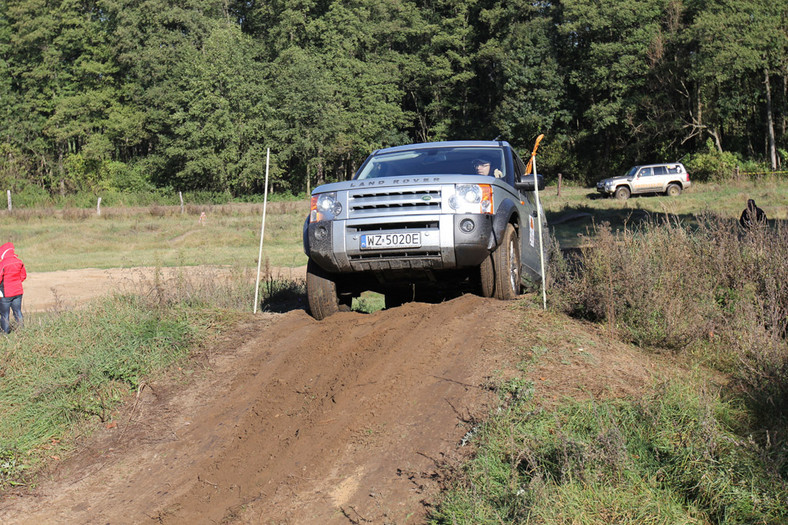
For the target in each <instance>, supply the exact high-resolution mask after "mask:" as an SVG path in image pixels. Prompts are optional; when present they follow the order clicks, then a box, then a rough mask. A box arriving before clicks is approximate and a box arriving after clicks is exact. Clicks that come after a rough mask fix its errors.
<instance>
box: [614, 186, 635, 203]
mask: <svg viewBox="0 0 788 525" xmlns="http://www.w3.org/2000/svg"><path fill="white" fill-rule="evenodd" d="M631 194H632V192H631V191H629V188H627V187H626V186H621V187H619V188H616V193H615V195H616V199H618V200H620V201H625V200H627V199H628V198H629V196H630V195H631Z"/></svg>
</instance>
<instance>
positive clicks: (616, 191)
mask: <svg viewBox="0 0 788 525" xmlns="http://www.w3.org/2000/svg"><path fill="white" fill-rule="evenodd" d="M690 185H691V183H690V178H689V173H687V170H686V169H685V168H684V165H683V164H681V163H679V162H673V163H667V164H644V165H642V166H634V167H633V168H631V169H630V170H629V171H628V172H627V174H626V175H624V176H622V177H611V178H609V179H605V180H601V181H599V182H597V183H596V189H597V191H598V192H599V193H602V194H605V195H615V197H616V198H617V199H619V200H626V199H628V198H629V196H630V195H636V194H643V193H664V194H665V195H669V196H671V197H676V196H678V195H681V192H682V191H684V190H686V189H687V188H689V187H690Z"/></svg>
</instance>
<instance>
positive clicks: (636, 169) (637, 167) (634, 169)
mask: <svg viewBox="0 0 788 525" xmlns="http://www.w3.org/2000/svg"><path fill="white" fill-rule="evenodd" d="M639 168H640V166H633V167H632V169H631V170H629V171H628V172H627V174H626V175H624V176H625V177H634V176H635V173H637V172H638V169H639Z"/></svg>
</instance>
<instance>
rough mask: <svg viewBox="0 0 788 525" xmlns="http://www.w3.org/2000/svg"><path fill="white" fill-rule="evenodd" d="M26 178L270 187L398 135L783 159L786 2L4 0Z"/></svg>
mask: <svg viewBox="0 0 788 525" xmlns="http://www.w3.org/2000/svg"><path fill="white" fill-rule="evenodd" d="M0 101H2V103H1V104H0V154H1V155H0V180H1V181H2V183H3V184H4V185H5V187H6V188H9V189H13V190H15V191H17V192H20V191H21V192H25V191H28V192H36V191H38V192H48V193H49V194H57V193H60V194H66V193H69V192H76V191H85V190H88V191H96V192H97V191H105V190H116V191H147V190H150V189H155V188H172V189H177V190H195V191H197V190H202V191H213V192H223V193H228V194H231V195H234V196H241V195H245V194H254V193H259V192H261V191H262V185H263V174H264V170H265V153H266V148H271V152H272V164H271V178H272V180H273V182H274V185H275V187H276V188H277V191H286V192H293V193H298V192H302V191H304V190H306V189H307V188H309V187H313V186H314V185H315V184H318V183H321V182H325V181H332V180H341V179H345V178H348V177H349V176H350V175H351V174H352V173H353V172H354V171H355V169H356V168H357V167H358V166H359V164H360V163H361V162H362V161H363V159H364V158H365V157H366V155H367V154H369V153H370V152H371V151H372V150H374V149H376V148H379V147H383V146H389V145H397V144H403V143H408V142H418V141H432V140H444V139H493V138H496V137H501V138H502V139H505V140H508V141H510V142H511V143H512V144H514V145H515V146H517V147H518V148H519V149H520V150H521V151H523V153H526V152H527V151H528V150H530V148H531V146H532V144H533V141H534V138H535V137H536V136H537V135H538V134H540V133H544V134H545V135H546V139H545V141H544V142H543V143H542V146H541V148H540V153H541V156H540V162H539V166H540V171H542V172H544V173H545V174H546V175H547V176H548V177H550V176H552V175H554V174H556V173H558V172H561V173H563V175H564V178H568V179H574V180H577V181H579V182H582V183H589V182H592V181H593V180H595V179H596V178H598V177H599V176H600V175H610V174H611V173H618V172H621V171H623V169H624V168H625V167H626V166H628V165H631V164H634V163H638V162H651V161H657V160H661V161H671V160H680V159H685V158H690V159H691V158H692V156H693V155H707V156H708V155H711V156H718V157H719V156H724V155H728V156H731V155H732V156H734V157H737V158H741V159H755V160H757V161H759V162H762V163H764V164H765V165H767V166H768V167H769V168H771V169H777V168H778V167H779V164H780V161H781V158H782V156H783V155H785V153H786V152H785V150H784V149H781V148H786V146H785V143H786V137H788V3H785V2H770V1H767V0H619V1H613V0H566V1H562V2H560V1H559V2H549V1H538V0H537V1H533V0H532V1H524V0H507V1H503V0H342V1H339V0H271V1H268V2H261V1H259V0H221V1H220V0H169V1H166V0H0Z"/></svg>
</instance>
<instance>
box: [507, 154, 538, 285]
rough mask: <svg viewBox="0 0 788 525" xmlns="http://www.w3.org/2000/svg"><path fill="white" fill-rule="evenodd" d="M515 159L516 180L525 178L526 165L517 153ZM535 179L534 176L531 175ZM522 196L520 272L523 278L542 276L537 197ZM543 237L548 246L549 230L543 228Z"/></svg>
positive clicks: (526, 194)
mask: <svg viewBox="0 0 788 525" xmlns="http://www.w3.org/2000/svg"><path fill="white" fill-rule="evenodd" d="M512 156H513V158H514V169H515V180H522V178H523V177H525V176H526V175H525V163H524V162H523V161H522V159H520V156H519V155H517V153H515V152H512ZM531 177H533V175H531ZM519 194H520V203H521V204H520V263H521V264H520V267H521V268H520V272H521V274H522V275H523V276H530V277H532V278H533V277H536V276H541V273H540V268H541V262H540V259H539V230H538V228H539V225H538V223H537V221H538V217H537V212H536V195H535V193H534V192H532V191H519ZM542 237H543V240H544V242H545V244H546V242H547V229H546V228H543V230H542Z"/></svg>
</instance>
